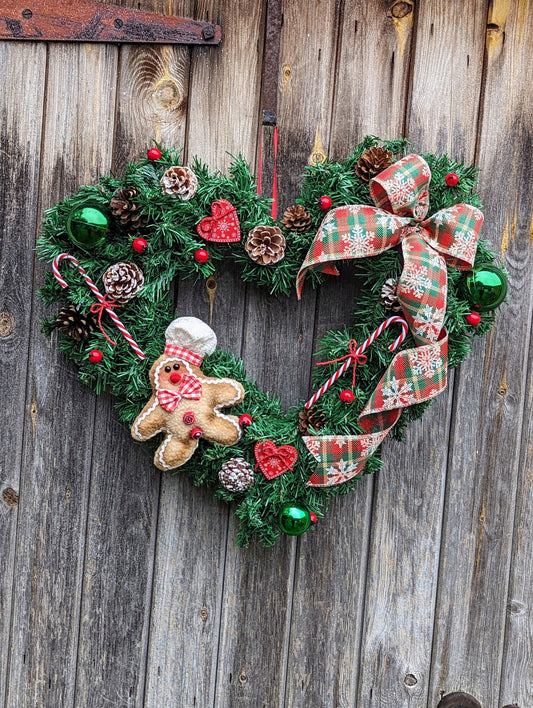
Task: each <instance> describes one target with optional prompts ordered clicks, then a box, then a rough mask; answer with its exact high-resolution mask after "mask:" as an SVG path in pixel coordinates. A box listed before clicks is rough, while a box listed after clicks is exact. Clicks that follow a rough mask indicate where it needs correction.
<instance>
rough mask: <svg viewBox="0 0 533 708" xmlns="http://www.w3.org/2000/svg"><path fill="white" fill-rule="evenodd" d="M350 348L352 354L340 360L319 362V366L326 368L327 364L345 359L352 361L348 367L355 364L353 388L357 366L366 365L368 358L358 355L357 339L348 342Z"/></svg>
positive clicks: (364, 355)
mask: <svg viewBox="0 0 533 708" xmlns="http://www.w3.org/2000/svg"><path fill="white" fill-rule="evenodd" d="M348 346H349V347H350V352H349V353H348V354H345V355H344V356H340V357H339V358H338V359H330V361H320V362H318V364H317V366H326V364H335V363H336V362H338V361H344V360H345V359H351V362H350V364H348V367H349V366H350V365H351V364H352V363H353V369H352V388H353V387H354V386H355V371H356V369H357V364H361V366H363V365H364V364H366V362H367V361H368V357H367V356H366V354H360V353H359V354H358V353H357V342H356V341H355V339H350V341H349V342H348Z"/></svg>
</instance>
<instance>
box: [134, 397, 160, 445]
mask: <svg viewBox="0 0 533 708" xmlns="http://www.w3.org/2000/svg"><path fill="white" fill-rule="evenodd" d="M165 420H166V418H165V411H164V410H163V409H162V408H161V406H160V405H159V404H158V402H157V399H156V397H155V396H152V397H151V398H150V400H149V401H148V403H147V404H146V406H145V407H144V408H143V409H142V411H141V412H140V413H139V415H138V416H137V418H136V419H135V421H134V423H133V425H132V426H131V435H132V437H133V438H134V439H135V440H148V439H149V438H153V437H154V435H157V433H159V432H161V430H162V429H163V428H164V427H165Z"/></svg>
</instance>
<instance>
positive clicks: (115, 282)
mask: <svg viewBox="0 0 533 708" xmlns="http://www.w3.org/2000/svg"><path fill="white" fill-rule="evenodd" d="M102 280H103V282H104V287H105V291H106V293H107V294H108V295H110V296H111V297H112V298H113V300H115V301H116V302H118V303H119V304H120V305H124V304H125V303H126V302H128V300H131V299H132V298H134V297H135V295H137V293H138V292H139V290H140V289H141V288H142V286H143V285H144V275H143V272H142V270H141V269H140V268H139V267H138V266H136V265H135V263H115V264H114V265H112V266H109V268H108V269H107V270H106V272H105V273H104V274H103V276H102Z"/></svg>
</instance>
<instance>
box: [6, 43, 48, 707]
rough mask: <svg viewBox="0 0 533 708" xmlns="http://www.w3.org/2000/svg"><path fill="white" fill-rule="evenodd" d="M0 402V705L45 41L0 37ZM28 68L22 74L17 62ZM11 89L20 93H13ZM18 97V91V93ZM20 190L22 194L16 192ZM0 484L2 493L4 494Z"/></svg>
mask: <svg viewBox="0 0 533 708" xmlns="http://www.w3.org/2000/svg"><path fill="white" fill-rule="evenodd" d="M0 64H1V65H2V68H3V74H4V83H3V91H2V92H0V155H1V158H0V181H1V184H2V190H1V192H0V233H1V234H2V239H1V240H0V313H1V314H0V362H1V366H2V379H3V381H4V382H9V385H7V386H2V387H1V388H0V406H1V408H2V410H3V411H5V412H6V413H7V411H9V418H10V421H12V424H7V425H3V426H2V428H3V430H2V444H1V446H0V450H1V452H0V495H2V496H0V538H1V539H2V548H3V552H2V554H1V555H0V705H4V699H5V692H6V683H5V681H6V675H7V665H8V651H9V632H10V620H11V609H12V602H13V599H14V597H13V567H14V563H15V545H16V527H17V516H18V507H17V504H15V503H14V502H15V499H14V498H13V500H12V502H11V503H8V502H9V497H8V490H10V489H12V490H13V491H14V492H18V491H19V482H20V470H21V457H22V444H23V429H22V425H21V424H20V422H21V421H22V420H23V419H24V415H25V412H26V405H25V391H26V381H27V375H28V368H27V362H28V355H29V351H28V350H29V344H30V315H31V303H32V289H33V268H34V263H33V261H34V257H33V252H32V249H33V247H34V243H35V222H36V214H37V206H38V189H39V162H40V147H41V126H42V112H43V98H44V85H45V66H46V49H45V47H44V46H41V47H37V46H21V45H11V46H7V45H6V44H1V45H0ZM21 65H23V66H27V67H28V70H27V71H26V72H25V74H24V75H23V76H22V77H21V76H20V75H19V72H18V69H19V67H20V66H21ZM14 96H18V97H19V100H13V97H14ZM22 97H24V98H25V100H24V101H22ZM22 193H24V195H25V198H24V200H23V201H22V202H21V200H20V194H22ZM4 492H5V500H4V496H3V495H4Z"/></svg>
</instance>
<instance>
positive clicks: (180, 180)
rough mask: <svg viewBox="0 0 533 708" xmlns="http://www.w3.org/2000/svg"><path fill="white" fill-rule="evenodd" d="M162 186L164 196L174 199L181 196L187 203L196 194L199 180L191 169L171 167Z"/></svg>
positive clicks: (164, 176)
mask: <svg viewBox="0 0 533 708" xmlns="http://www.w3.org/2000/svg"><path fill="white" fill-rule="evenodd" d="M161 186H162V187H163V194H168V195H169V196H170V197H174V198H176V197H178V196H180V197H181V198H182V199H183V200H184V201H186V202H187V201H189V199H192V198H193V197H194V195H195V194H196V190H197V189H198V179H197V177H196V175H195V174H194V172H193V171H192V170H191V169H190V168H189V167H183V166H181V165H180V166H176V167H169V168H168V170H167V171H166V172H165V174H164V175H163V176H162V177H161Z"/></svg>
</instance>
